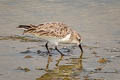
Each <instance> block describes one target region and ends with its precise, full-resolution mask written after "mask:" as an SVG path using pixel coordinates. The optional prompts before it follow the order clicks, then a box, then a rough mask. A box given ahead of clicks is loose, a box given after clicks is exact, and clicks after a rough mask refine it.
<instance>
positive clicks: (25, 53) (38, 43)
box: [0, 0, 120, 80]
mask: <svg viewBox="0 0 120 80" xmlns="http://www.w3.org/2000/svg"><path fill="white" fill-rule="evenodd" d="M119 17H120V0H85V1H84V0H75V1H74V0H69V1H68V0H35V1H34V0H13V1H11V0H0V80H120V67H119V66H120V59H119V58H120V18H119ZM56 21H57V22H63V23H65V24H68V25H69V26H71V28H73V29H75V30H77V31H78V32H79V33H80V34H81V36H82V38H83V41H82V45H83V49H84V55H83V56H82V58H81V57H79V56H80V50H79V48H78V47H77V46H74V45H60V46H59V48H60V50H61V51H63V52H64V54H65V55H66V56H64V57H62V58H61V57H60V55H59V53H57V52H56V51H55V50H54V49H53V48H51V51H52V57H48V55H47V52H46V49H45V47H44V44H45V42H46V41H44V40H41V39H38V38H35V37H34V36H31V35H22V32H23V30H20V29H17V28H16V27H17V26H18V25H20V24H36V25H38V24H40V23H44V22H56ZM65 46H67V48H66V47H65Z"/></svg>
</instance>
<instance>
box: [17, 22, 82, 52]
mask: <svg viewBox="0 0 120 80" xmlns="http://www.w3.org/2000/svg"><path fill="white" fill-rule="evenodd" d="M18 28H24V29H25V30H24V33H31V34H33V35H35V36H37V37H39V38H43V39H46V40H48V41H49V42H51V43H53V44H55V45H56V46H57V45H58V43H76V44H77V45H80V42H81V37H80V35H79V33H78V32H76V31H75V30H73V29H71V28H70V27H69V26H67V25H66V24H64V23H59V22H55V23H44V24H39V25H37V26H36V25H32V24H30V25H20V26H19V27H18ZM81 50H82V49H81Z"/></svg>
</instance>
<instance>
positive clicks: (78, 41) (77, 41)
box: [72, 32, 83, 53]
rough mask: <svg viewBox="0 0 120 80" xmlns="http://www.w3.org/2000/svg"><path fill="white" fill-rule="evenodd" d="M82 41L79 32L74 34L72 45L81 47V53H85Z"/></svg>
mask: <svg viewBox="0 0 120 80" xmlns="http://www.w3.org/2000/svg"><path fill="white" fill-rule="evenodd" d="M81 41H82V39H81V36H80V34H79V33H77V32H74V34H73V40H72V43H76V44H77V45H78V46H79V48H80V50H81V52H82V53H83V49H82V46H81Z"/></svg>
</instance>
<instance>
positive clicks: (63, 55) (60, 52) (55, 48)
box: [55, 46, 64, 56]
mask: <svg viewBox="0 0 120 80" xmlns="http://www.w3.org/2000/svg"><path fill="white" fill-rule="evenodd" d="M55 49H56V50H57V51H58V52H59V53H60V54H61V56H64V54H63V53H62V52H61V51H59V50H58V48H57V46H55Z"/></svg>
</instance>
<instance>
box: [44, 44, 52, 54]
mask: <svg viewBox="0 0 120 80" xmlns="http://www.w3.org/2000/svg"><path fill="white" fill-rule="evenodd" d="M45 47H46V49H47V51H48V54H49V56H51V54H50V51H49V48H48V42H47V43H46V44H45Z"/></svg>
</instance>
